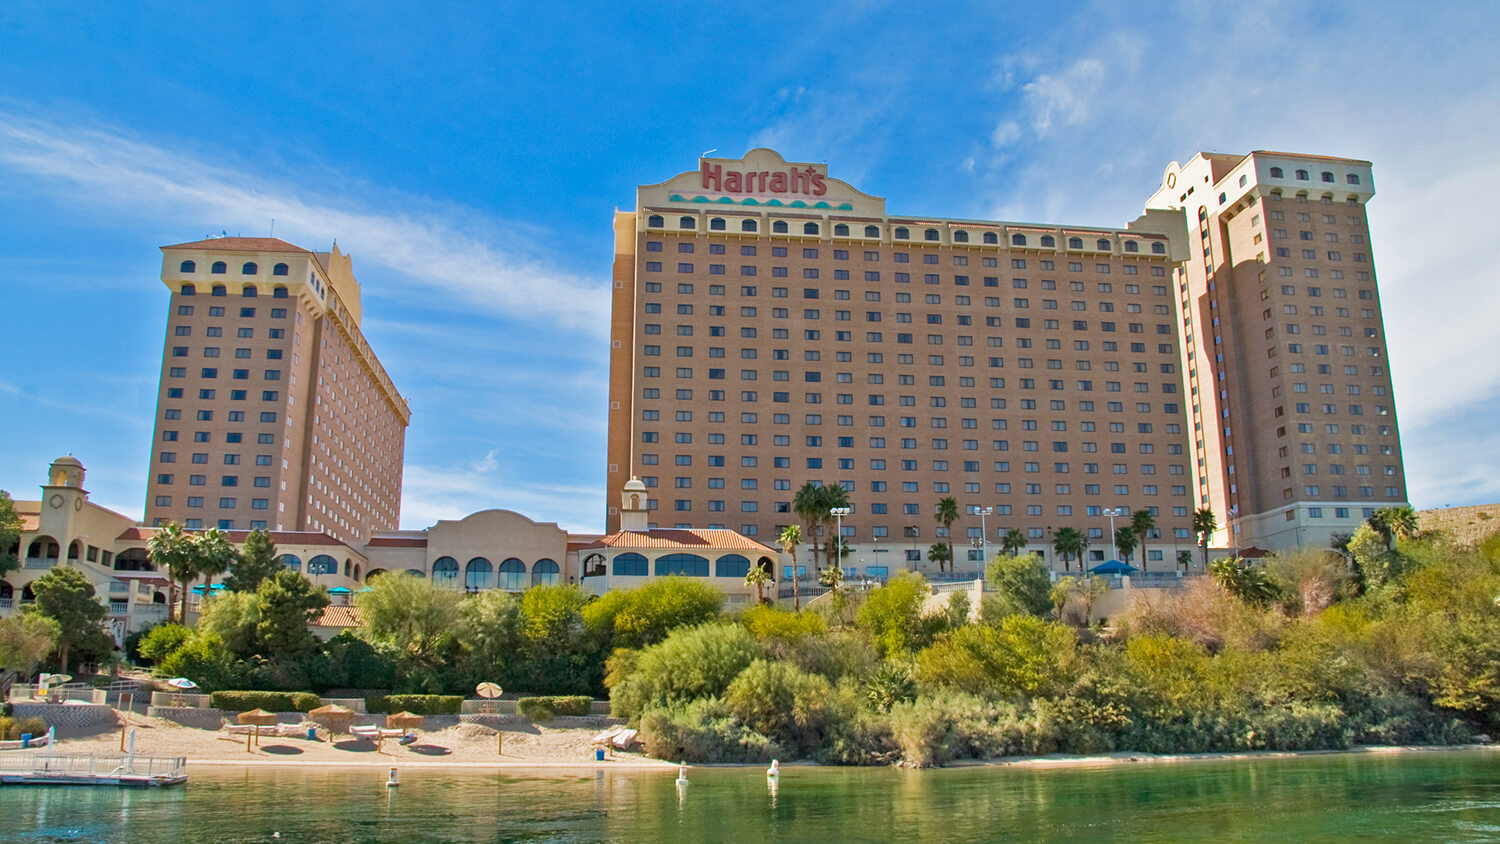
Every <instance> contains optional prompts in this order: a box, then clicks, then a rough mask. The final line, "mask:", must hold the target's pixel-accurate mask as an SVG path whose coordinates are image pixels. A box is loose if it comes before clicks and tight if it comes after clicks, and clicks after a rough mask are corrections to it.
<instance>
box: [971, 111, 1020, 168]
mask: <svg viewBox="0 0 1500 844" xmlns="http://www.w3.org/2000/svg"><path fill="white" fill-rule="evenodd" d="M1020 139H1021V124H1019V123H1017V122H1016V121H1014V120H1003V121H1001V122H1000V125H998V126H996V127H995V131H994V132H991V133H990V143H991V144H994V145H995V146H996V147H1006V146H1010V145H1011V144H1013V143H1015V142H1016V141H1019V140H1020ZM969 160H970V161H971V162H972V161H973V159H969Z"/></svg>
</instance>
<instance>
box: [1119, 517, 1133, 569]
mask: <svg viewBox="0 0 1500 844" xmlns="http://www.w3.org/2000/svg"><path fill="white" fill-rule="evenodd" d="M1115 549H1116V550H1117V551H1119V552H1120V562H1122V563H1128V562H1130V555H1131V554H1133V553H1135V531H1133V530H1131V529H1130V525H1120V527H1119V528H1118V529H1116V530H1115Z"/></svg>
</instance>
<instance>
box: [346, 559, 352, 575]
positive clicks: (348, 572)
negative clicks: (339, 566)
mask: <svg viewBox="0 0 1500 844" xmlns="http://www.w3.org/2000/svg"><path fill="white" fill-rule="evenodd" d="M351 574H354V563H353V562H351V561H349V560H345V561H344V577H348V576H350V575H351Z"/></svg>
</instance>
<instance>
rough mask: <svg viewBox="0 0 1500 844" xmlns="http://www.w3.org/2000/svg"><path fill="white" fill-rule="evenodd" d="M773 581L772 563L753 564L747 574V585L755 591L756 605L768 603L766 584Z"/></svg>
mask: <svg viewBox="0 0 1500 844" xmlns="http://www.w3.org/2000/svg"><path fill="white" fill-rule="evenodd" d="M771 579H772V575H771V565H770V563H751V564H750V570H749V571H747V572H745V585H746V586H748V587H750V588H752V589H754V590H755V603H757V604H764V603H765V602H766V584H767V583H770V582H771Z"/></svg>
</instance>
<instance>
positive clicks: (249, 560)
mask: <svg viewBox="0 0 1500 844" xmlns="http://www.w3.org/2000/svg"><path fill="white" fill-rule="evenodd" d="M283 568H285V566H284V565H282V562H281V555H280V554H279V553H277V551H276V542H275V541H274V540H272V539H271V534H270V533H269V532H268V531H265V530H259V529H257V530H252V531H250V535H249V536H247V537H245V546H244V548H243V549H242V550H241V551H240V553H239V555H238V556H237V558H236V559H235V560H234V563H233V565H232V566H231V567H230V569H229V576H228V577H227V578H225V579H224V585H225V586H226V587H228V588H229V589H231V590H233V591H235V592H254V591H255V590H256V588H257V587H259V586H260V582H261V581H262V580H265V579H266V578H268V577H270V576H271V575H273V574H275V573H276V572H278V571H281V570H282V569H283Z"/></svg>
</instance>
